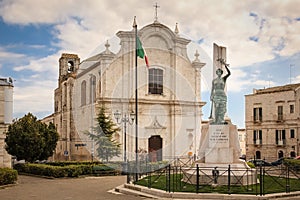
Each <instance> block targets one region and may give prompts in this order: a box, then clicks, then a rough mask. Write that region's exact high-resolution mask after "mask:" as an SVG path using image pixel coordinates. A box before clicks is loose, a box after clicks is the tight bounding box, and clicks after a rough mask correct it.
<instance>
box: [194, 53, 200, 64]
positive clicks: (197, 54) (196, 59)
mask: <svg viewBox="0 0 300 200" xmlns="http://www.w3.org/2000/svg"><path fill="white" fill-rule="evenodd" d="M194 56H195V61H198V62H200V60H199V56H200V54H199V53H198V50H196V53H195V54H194Z"/></svg>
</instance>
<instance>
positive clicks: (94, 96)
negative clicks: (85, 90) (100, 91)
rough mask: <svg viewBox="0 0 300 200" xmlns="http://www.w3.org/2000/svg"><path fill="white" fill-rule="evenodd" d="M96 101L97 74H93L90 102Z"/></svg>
mask: <svg viewBox="0 0 300 200" xmlns="http://www.w3.org/2000/svg"><path fill="white" fill-rule="evenodd" d="M95 101H96V76H94V75H91V77H90V103H94V102H95Z"/></svg>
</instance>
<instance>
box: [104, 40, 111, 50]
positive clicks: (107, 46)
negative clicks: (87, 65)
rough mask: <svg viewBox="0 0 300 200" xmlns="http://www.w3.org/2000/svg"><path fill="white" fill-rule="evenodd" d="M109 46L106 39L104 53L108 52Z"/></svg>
mask: <svg viewBox="0 0 300 200" xmlns="http://www.w3.org/2000/svg"><path fill="white" fill-rule="evenodd" d="M109 47H110V44H109V43H108V40H106V43H105V48H106V50H105V52H106V53H109V52H110V51H109Z"/></svg>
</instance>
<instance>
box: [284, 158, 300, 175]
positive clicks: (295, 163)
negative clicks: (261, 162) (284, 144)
mask: <svg viewBox="0 0 300 200" xmlns="http://www.w3.org/2000/svg"><path fill="white" fill-rule="evenodd" d="M283 164H284V165H285V166H288V167H289V168H290V169H292V170H294V171H296V172H299V171H300V160H296V159H284V160H283Z"/></svg>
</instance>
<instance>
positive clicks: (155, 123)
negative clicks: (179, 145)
mask: <svg viewBox="0 0 300 200" xmlns="http://www.w3.org/2000/svg"><path fill="white" fill-rule="evenodd" d="M145 128H146V129H166V127H165V126H163V125H161V124H160V123H159V122H158V120H157V117H156V116H155V118H154V120H153V121H152V122H151V124H150V125H149V126H146V127H145Z"/></svg>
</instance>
